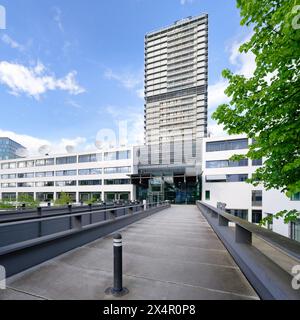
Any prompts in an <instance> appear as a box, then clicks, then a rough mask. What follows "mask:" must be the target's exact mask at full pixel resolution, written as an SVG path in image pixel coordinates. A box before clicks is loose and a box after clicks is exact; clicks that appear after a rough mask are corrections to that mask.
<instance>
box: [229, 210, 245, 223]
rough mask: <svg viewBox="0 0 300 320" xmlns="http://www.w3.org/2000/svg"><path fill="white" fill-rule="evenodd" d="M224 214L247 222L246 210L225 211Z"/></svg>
mask: <svg viewBox="0 0 300 320" xmlns="http://www.w3.org/2000/svg"><path fill="white" fill-rule="evenodd" d="M226 212H227V213H229V214H232V215H233V216H236V217H238V218H241V219H244V220H248V210H247V209H226Z"/></svg>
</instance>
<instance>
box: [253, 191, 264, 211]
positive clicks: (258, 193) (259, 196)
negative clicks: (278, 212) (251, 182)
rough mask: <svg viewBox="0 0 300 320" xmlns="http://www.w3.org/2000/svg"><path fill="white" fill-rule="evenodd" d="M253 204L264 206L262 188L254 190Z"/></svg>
mask: <svg viewBox="0 0 300 320" xmlns="http://www.w3.org/2000/svg"><path fill="white" fill-rule="evenodd" d="M252 206H253V207H261V206H262V190H252Z"/></svg>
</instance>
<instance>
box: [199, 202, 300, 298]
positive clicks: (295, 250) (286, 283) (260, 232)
mask: <svg viewBox="0 0 300 320" xmlns="http://www.w3.org/2000/svg"><path fill="white" fill-rule="evenodd" d="M196 204H197V207H198V209H199V210H200V211H201V213H202V215H203V216H204V217H205V218H206V220H207V221H208V223H209V224H210V225H211V227H212V229H213V230H214V232H215V233H216V234H217V236H218V237H219V239H220V240H221V241H222V243H223V244H224V246H225V248H226V249H227V250H228V251H229V253H230V254H231V256H232V257H233V259H234V260H235V262H236V264H237V265H238V266H239V268H240V270H241V271H242V272H243V274H244V275H245V276H246V278H247V279H248V281H249V283H250V284H251V285H252V286H253V288H254V289H255V290H256V292H257V293H258V295H259V296H260V298H262V299H264V300H274V299H276V300H277V299H280V300H282V299H284V300H286V299H288V300H291V299H292V300H300V290H296V288H294V286H293V285H292V284H293V279H294V277H295V274H294V273H293V271H292V270H293V269H294V267H295V266H298V265H300V243H299V242H297V241H294V240H291V239H289V238H286V237H283V236H282V235H280V234H277V233H275V232H273V231H271V230H268V229H265V228H263V227H260V226H258V225H255V224H252V223H250V222H248V221H245V220H243V219H241V218H238V217H235V216H233V215H231V214H228V213H226V212H225V211H222V210H220V209H218V208H215V207H213V206H211V205H209V204H207V203H205V202H203V201H197V203H196ZM229 223H234V225H233V226H234V227H231V225H230V224H229Z"/></svg>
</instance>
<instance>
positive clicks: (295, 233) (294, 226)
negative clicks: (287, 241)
mask: <svg viewBox="0 0 300 320" xmlns="http://www.w3.org/2000/svg"><path fill="white" fill-rule="evenodd" d="M291 239H293V240H296V241H299V242H300V219H297V220H296V221H295V222H291Z"/></svg>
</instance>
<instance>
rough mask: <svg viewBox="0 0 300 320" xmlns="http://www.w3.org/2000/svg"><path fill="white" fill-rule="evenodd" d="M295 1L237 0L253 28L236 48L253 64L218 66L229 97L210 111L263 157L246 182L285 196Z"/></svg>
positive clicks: (295, 81) (295, 92)
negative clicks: (237, 68)
mask: <svg viewBox="0 0 300 320" xmlns="http://www.w3.org/2000/svg"><path fill="white" fill-rule="evenodd" d="M299 4H300V2H299V0H289V1H287V0H259V1H258V0H237V7H238V8H239V9H240V14H241V18H242V19H241V25H246V26H248V27H252V28H253V34H252V36H251V39H250V40H249V41H248V42H246V43H244V44H243V45H242V46H241V47H240V49H239V50H240V52H241V53H242V52H244V53H248V52H252V53H253V54H254V55H255V57H256V59H255V61H256V69H255V71H254V74H253V76H252V77H251V78H246V77H244V76H243V75H239V74H233V73H232V72H231V71H229V70H224V71H223V77H224V78H226V79H228V81H229V85H228V87H227V89H226V90H225V93H226V95H227V96H228V97H229V98H230V102H229V103H228V104H223V105H220V106H219V107H218V108H217V110H216V111H215V112H214V114H213V119H215V120H217V122H218V123H219V124H223V126H224V129H225V130H226V131H228V133H229V134H241V133H244V134H246V135H247V136H248V137H249V138H253V139H254V140H253V143H252V144H251V146H250V148H249V151H248V153H247V157H248V158H250V159H260V158H264V159H265V161H264V164H263V166H262V167H261V168H259V169H257V170H256V173H255V174H254V175H253V177H252V178H251V179H249V182H251V183H253V184H254V185H257V184H258V183H262V184H263V185H264V187H265V188H266V189H271V188H275V189H279V190H281V191H282V192H285V193H286V195H287V196H288V197H291V196H292V195H293V194H295V193H297V192H299V191H300V119H299V114H300V108H299V102H300V77H299V75H300V29H299V27H300V19H299V18H300V6H298V5H299ZM236 158H237V157H235V159H236ZM299 215H300V213H299V212H298V211H296V210H293V211H286V210H285V211H282V212H279V213H277V214H276V215H274V217H275V218H278V217H284V220H285V222H288V221H291V220H294V219H296V218H297V217H299ZM267 220H268V219H264V220H263V221H262V223H263V224H264V223H266V222H267Z"/></svg>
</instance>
